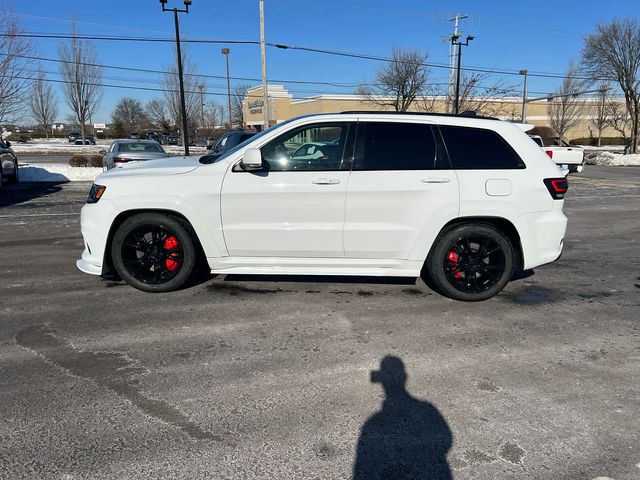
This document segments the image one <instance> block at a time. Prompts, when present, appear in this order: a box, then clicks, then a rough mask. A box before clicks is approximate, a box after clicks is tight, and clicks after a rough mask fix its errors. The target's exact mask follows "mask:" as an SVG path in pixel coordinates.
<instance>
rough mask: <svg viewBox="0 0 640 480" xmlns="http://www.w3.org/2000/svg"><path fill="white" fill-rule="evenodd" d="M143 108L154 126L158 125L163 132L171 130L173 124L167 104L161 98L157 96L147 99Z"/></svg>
mask: <svg viewBox="0 0 640 480" xmlns="http://www.w3.org/2000/svg"><path fill="white" fill-rule="evenodd" d="M145 110H146V114H147V117H148V118H149V120H150V121H151V123H153V124H154V125H155V126H156V127H160V128H161V129H162V130H163V131H165V132H169V131H171V130H172V128H173V126H174V124H173V121H172V120H171V114H170V113H169V110H168V109H167V104H166V103H165V102H164V101H163V100H161V99H159V98H155V99H153V100H149V102H148V103H147V106H146V109H145Z"/></svg>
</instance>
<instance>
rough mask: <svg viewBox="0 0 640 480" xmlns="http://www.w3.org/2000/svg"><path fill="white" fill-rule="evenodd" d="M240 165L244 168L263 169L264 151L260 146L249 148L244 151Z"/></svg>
mask: <svg viewBox="0 0 640 480" xmlns="http://www.w3.org/2000/svg"><path fill="white" fill-rule="evenodd" d="M240 167H242V169H243V170H261V169H262V153H260V149H259V148H247V149H246V150H245V152H244V156H243V157H242V160H240Z"/></svg>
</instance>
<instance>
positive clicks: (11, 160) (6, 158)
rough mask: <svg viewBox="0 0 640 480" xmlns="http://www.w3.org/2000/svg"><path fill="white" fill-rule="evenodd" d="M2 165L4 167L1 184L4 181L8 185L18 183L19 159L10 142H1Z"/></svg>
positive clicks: (0, 155) (0, 160)
mask: <svg viewBox="0 0 640 480" xmlns="http://www.w3.org/2000/svg"><path fill="white" fill-rule="evenodd" d="M0 164H1V165H2V168H1V170H2V174H1V175H0V177H2V178H0V183H2V180H3V179H4V180H6V181H7V182H8V183H18V180H19V176H18V158H17V157H16V154H15V152H14V151H13V149H12V148H11V142H9V141H4V140H0Z"/></svg>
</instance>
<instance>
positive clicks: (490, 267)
mask: <svg viewBox="0 0 640 480" xmlns="http://www.w3.org/2000/svg"><path fill="white" fill-rule="evenodd" d="M514 264H515V262H514V250H513V246H512V245H511V242H510V241H509V239H508V238H507V237H506V235H505V234H504V233H502V232H501V231H500V230H498V229H496V228H495V227H493V226H492V225H488V224H467V225H460V226H458V227H455V228H453V229H452V230H449V231H448V232H445V233H444V234H442V235H441V236H440V237H439V238H438V239H437V240H436V243H435V245H434V246H433V249H432V251H431V252H430V254H429V257H428V258H427V261H426V264H425V266H426V272H425V274H426V275H427V277H428V280H430V283H431V284H433V286H434V287H435V288H436V289H437V290H438V291H440V292H441V293H442V294H443V295H445V296H447V297H450V298H453V299H455V300H462V301H467V302H476V301H481V300H486V299H488V298H491V297H493V296H494V295H495V294H497V293H498V292H499V291H500V290H502V289H503V288H504V286H505V285H506V284H507V282H508V281H509V280H510V279H511V277H512V275H513V270H514Z"/></svg>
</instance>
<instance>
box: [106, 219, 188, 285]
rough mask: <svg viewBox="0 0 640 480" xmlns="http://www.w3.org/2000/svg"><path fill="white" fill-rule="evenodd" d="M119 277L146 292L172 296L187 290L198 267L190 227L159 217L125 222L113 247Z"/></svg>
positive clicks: (116, 236) (114, 261)
mask: <svg viewBox="0 0 640 480" xmlns="http://www.w3.org/2000/svg"><path fill="white" fill-rule="evenodd" d="M111 258H112V260H113V266H114V268H115V269H116V272H118V275H120V277H121V278H122V279H123V280H124V281H126V282H127V283H128V284H129V285H131V286H133V287H135V288H137V289H139V290H143V291H145V292H170V291H172V290H176V289H178V288H180V287H181V286H183V285H184V284H185V283H186V282H187V280H189V277H190V276H191V273H192V272H193V269H194V266H195V263H196V249H195V246H194V241H193V239H192V238H191V235H190V234H189V230H188V226H187V225H185V224H184V223H183V222H182V221H181V220H179V219H177V218H174V217H171V216H168V215H163V214H158V213H143V214H138V215H134V216H132V217H130V218H128V219H127V220H125V221H124V222H123V223H122V225H120V227H119V228H118V230H117V231H116V233H115V235H114V236H113V241H112V243H111Z"/></svg>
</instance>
